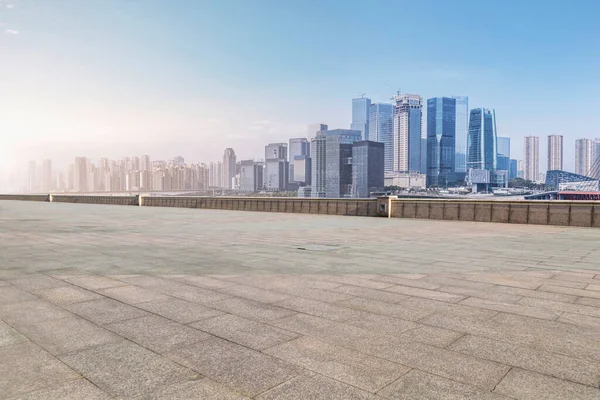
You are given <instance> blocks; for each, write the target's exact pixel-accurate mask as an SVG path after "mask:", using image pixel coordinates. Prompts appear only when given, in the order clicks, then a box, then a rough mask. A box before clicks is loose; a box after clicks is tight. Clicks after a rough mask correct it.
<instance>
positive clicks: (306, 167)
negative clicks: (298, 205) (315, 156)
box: [290, 156, 312, 186]
mask: <svg viewBox="0 0 600 400" xmlns="http://www.w3.org/2000/svg"><path fill="white" fill-rule="evenodd" d="M311 162H312V160H311V158H310V157H307V156H296V157H294V161H293V164H294V182H296V183H297V184H299V185H300V186H310V185H311V169H312V168H311V167H312V166H311ZM290 164H292V162H290Z"/></svg>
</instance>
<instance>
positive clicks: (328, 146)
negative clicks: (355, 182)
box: [324, 129, 362, 199]
mask: <svg viewBox="0 0 600 400" xmlns="http://www.w3.org/2000/svg"><path fill="white" fill-rule="evenodd" d="M361 137H362V135H361V132H360V131H358V130H351V129H334V130H330V131H327V132H326V135H325V171H324V172H325V197H327V198H334V199H337V198H347V197H351V196H352V144H353V143H355V142H358V141H360V139H361Z"/></svg>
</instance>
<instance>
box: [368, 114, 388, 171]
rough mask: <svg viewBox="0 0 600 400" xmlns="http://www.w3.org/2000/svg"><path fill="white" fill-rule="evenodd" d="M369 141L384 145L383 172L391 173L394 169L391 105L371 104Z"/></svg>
mask: <svg viewBox="0 0 600 400" xmlns="http://www.w3.org/2000/svg"><path fill="white" fill-rule="evenodd" d="M369 140H370V141H373V142H379V143H383V144H384V146H385V148H384V153H385V172H392V171H393V168H394V108H393V106H392V105H391V104H388V103H372V104H371V107H370V111H369Z"/></svg>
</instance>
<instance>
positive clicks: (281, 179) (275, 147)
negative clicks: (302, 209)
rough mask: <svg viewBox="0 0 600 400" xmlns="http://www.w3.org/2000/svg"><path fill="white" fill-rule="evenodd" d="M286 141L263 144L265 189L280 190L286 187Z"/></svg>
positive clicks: (287, 166) (287, 172) (287, 168)
mask: <svg viewBox="0 0 600 400" xmlns="http://www.w3.org/2000/svg"><path fill="white" fill-rule="evenodd" d="M287 154H288V145H287V143H270V144H268V145H266V146H265V173H264V185H265V188H266V189H267V190H271V191H281V190H285V189H287V185H288V181H289V179H288V178H289V176H288V175H289V164H288V161H287V160H288V158H287Z"/></svg>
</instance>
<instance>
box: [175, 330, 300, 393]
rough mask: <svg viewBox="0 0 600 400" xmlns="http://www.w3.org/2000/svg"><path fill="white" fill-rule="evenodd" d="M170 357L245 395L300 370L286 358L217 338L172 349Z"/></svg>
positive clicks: (269, 386) (278, 382)
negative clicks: (278, 357) (280, 358)
mask: <svg viewBox="0 0 600 400" xmlns="http://www.w3.org/2000/svg"><path fill="white" fill-rule="evenodd" d="M169 357H170V358H172V359H173V360H175V361H177V362H179V363H181V364H183V365H186V366H188V367H190V368H192V369H193V370H195V371H198V372H199V373H201V374H202V375H205V376H207V377H209V378H211V379H214V380H215V381H217V382H220V383H223V384H225V385H227V386H229V387H231V388H232V389H234V390H237V391H240V392H242V394H246V395H248V396H255V395H257V394H259V393H262V392H264V391H265V390H267V389H270V388H272V387H274V386H277V385H279V384H281V383H283V382H285V381H287V380H289V379H291V378H293V377H294V376H296V375H298V373H299V372H300V369H299V368H298V367H296V366H293V365H292V364H289V363H287V362H285V361H281V360H279V359H277V358H274V357H272V356H269V355H267V354H263V353H259V352H257V351H254V350H251V349H248V348H246V347H242V346H240V345H237V344H234V343H231V342H228V341H225V340H223V339H219V338H214V339H209V340H205V341H202V342H200V343H197V344H195V345H192V346H189V347H184V348H180V349H177V350H174V351H172V352H171V353H169Z"/></svg>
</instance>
